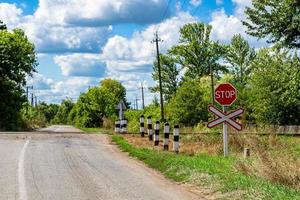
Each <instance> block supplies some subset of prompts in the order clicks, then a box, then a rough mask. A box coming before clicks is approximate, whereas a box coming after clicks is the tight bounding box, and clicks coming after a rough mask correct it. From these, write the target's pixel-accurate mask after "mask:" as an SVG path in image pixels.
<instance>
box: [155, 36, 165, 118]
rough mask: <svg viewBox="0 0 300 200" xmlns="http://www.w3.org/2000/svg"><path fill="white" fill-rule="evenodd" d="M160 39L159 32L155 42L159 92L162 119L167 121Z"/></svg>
mask: <svg viewBox="0 0 300 200" xmlns="http://www.w3.org/2000/svg"><path fill="white" fill-rule="evenodd" d="M159 41H160V40H159V39H158V33H157V32H156V34H155V43H156V54H157V65H158V77H159V93H160V113H161V114H160V115H161V121H162V122H164V121H165V116H164V99H163V92H162V83H161V82H162V80H161V66H160V55H159V47H158V42H159Z"/></svg>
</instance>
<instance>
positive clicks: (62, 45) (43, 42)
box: [20, 22, 110, 53]
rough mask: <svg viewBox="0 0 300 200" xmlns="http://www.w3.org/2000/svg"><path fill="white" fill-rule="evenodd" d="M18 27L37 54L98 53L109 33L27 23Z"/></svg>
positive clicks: (100, 28)
mask: <svg viewBox="0 0 300 200" xmlns="http://www.w3.org/2000/svg"><path fill="white" fill-rule="evenodd" d="M20 26H21V27H22V28H23V29H24V30H25V32H26V33H27V35H28V37H29V39H31V41H33V42H34V43H35V45H36V47H37V52H39V53H65V52H89V53H94V52H99V51H100V49H101V46H102V45H103V44H104V43H105V42H106V40H107V37H108V34H109V32H110V31H109V28H108V27H98V28H88V27H86V28H83V27H63V26H57V25H51V24H45V23H41V22H27V23H23V24H21V25H20Z"/></svg>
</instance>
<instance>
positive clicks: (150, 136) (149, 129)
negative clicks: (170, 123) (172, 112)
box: [147, 116, 153, 141]
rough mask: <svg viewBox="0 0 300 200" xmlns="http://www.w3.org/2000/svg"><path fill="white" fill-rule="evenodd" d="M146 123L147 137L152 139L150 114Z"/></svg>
mask: <svg viewBox="0 0 300 200" xmlns="http://www.w3.org/2000/svg"><path fill="white" fill-rule="evenodd" d="M147 125H148V137H149V141H152V140H153V132H152V131H153V130H152V119H151V116H149V117H147Z"/></svg>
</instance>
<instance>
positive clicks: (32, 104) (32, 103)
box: [31, 93, 34, 107]
mask: <svg viewBox="0 0 300 200" xmlns="http://www.w3.org/2000/svg"><path fill="white" fill-rule="evenodd" d="M31 106H32V107H33V106H34V102H33V93H31Z"/></svg>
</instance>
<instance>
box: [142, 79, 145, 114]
mask: <svg viewBox="0 0 300 200" xmlns="http://www.w3.org/2000/svg"><path fill="white" fill-rule="evenodd" d="M142 106H143V110H144V109H145V98H144V86H143V83H142Z"/></svg>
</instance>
